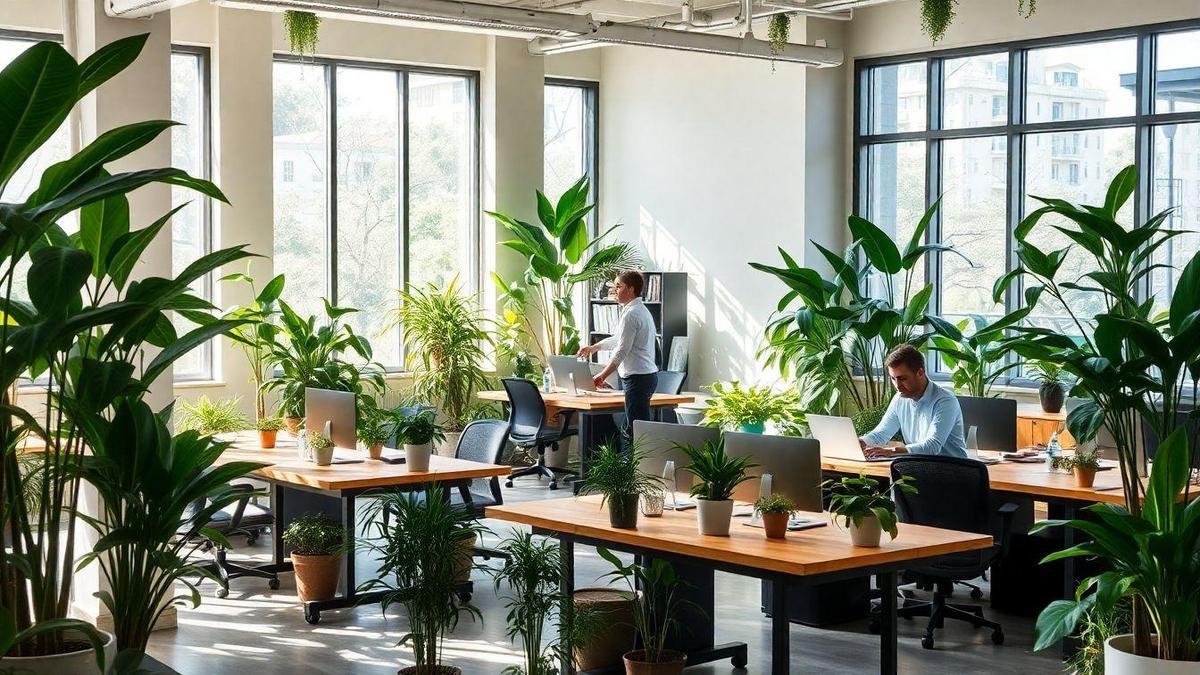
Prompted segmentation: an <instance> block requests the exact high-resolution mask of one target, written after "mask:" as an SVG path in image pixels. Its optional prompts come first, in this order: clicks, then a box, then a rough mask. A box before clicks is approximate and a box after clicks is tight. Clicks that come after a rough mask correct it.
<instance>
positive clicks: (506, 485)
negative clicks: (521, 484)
mask: <svg viewBox="0 0 1200 675" xmlns="http://www.w3.org/2000/svg"><path fill="white" fill-rule="evenodd" d="M504 487H512V481H511V480H506V481H504Z"/></svg>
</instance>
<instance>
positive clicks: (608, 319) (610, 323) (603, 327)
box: [592, 304, 621, 333]
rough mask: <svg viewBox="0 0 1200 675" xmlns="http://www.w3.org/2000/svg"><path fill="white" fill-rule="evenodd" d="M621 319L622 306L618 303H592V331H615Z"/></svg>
mask: <svg viewBox="0 0 1200 675" xmlns="http://www.w3.org/2000/svg"><path fill="white" fill-rule="evenodd" d="M620 320H621V306H620V305H617V304H611V305H606V304H593V305H592V331H594V332H596V333H614V332H616V330H617V324H618V323H619V322H620Z"/></svg>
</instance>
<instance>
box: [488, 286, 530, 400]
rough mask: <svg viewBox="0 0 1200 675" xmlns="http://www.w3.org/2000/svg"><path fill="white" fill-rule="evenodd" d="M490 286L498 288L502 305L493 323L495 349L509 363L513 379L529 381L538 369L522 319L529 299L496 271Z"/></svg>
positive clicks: (521, 288) (522, 289)
mask: <svg viewBox="0 0 1200 675" xmlns="http://www.w3.org/2000/svg"><path fill="white" fill-rule="evenodd" d="M492 283H494V284H495V285H496V288H498V289H500V293H501V297H500V303H501V305H502V308H501V310H500V315H499V316H498V317H497V318H496V320H495V324H494V335H493V340H494V342H495V344H496V350H497V352H499V355H500V356H501V357H502V358H503V359H505V360H506V361H507V362H508V363H509V364H510V366H511V368H512V374H513V376H514V377H522V378H525V379H527V380H532V379H534V377H535V376H536V375H537V374H538V373H539V372H540V371H541V368H540V364H539V363H538V362H537V359H536V358H535V357H534V355H533V353H532V350H533V347H530V343H531V342H532V341H533V338H532V336H531V335H530V334H529V327H528V325H527V323H526V320H525V316H526V312H527V311H528V309H529V307H528V304H529V303H528V301H527V298H528V296H527V295H526V294H525V289H524V287H523V286H520V285H515V284H514V285H513V286H510V285H509V284H507V283H506V282H505V281H504V280H503V279H501V278H500V277H499V276H498V275H497V274H496V273H495V272H493V273H492Z"/></svg>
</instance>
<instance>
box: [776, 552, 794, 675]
mask: <svg viewBox="0 0 1200 675" xmlns="http://www.w3.org/2000/svg"><path fill="white" fill-rule="evenodd" d="M787 580H788V578H787V577H786V576H783V575H779V576H777V577H775V578H774V579H773V580H772V582H771V586H772V588H771V591H772V593H771V673H772V675H787V673H788V668H789V667H790V666H791V661H792V653H791V648H792V622H791V621H788V617H789V616H790V615H789V614H788V606H787V601H788V593H787Z"/></svg>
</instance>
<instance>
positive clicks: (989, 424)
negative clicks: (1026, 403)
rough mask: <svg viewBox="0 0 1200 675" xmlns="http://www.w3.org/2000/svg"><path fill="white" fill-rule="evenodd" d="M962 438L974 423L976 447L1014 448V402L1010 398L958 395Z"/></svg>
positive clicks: (983, 448)
mask: <svg viewBox="0 0 1200 675" xmlns="http://www.w3.org/2000/svg"><path fill="white" fill-rule="evenodd" d="M958 407H959V408H961V409H962V421H963V429H962V431H963V438H968V437H969V436H970V433H971V427H975V438H976V447H975V448H972V449H976V450H993V451H999V452H1015V451H1016V450H1017V402H1016V401H1014V400H1012V399H1004V398H987V397H978V396H959V397H958Z"/></svg>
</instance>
